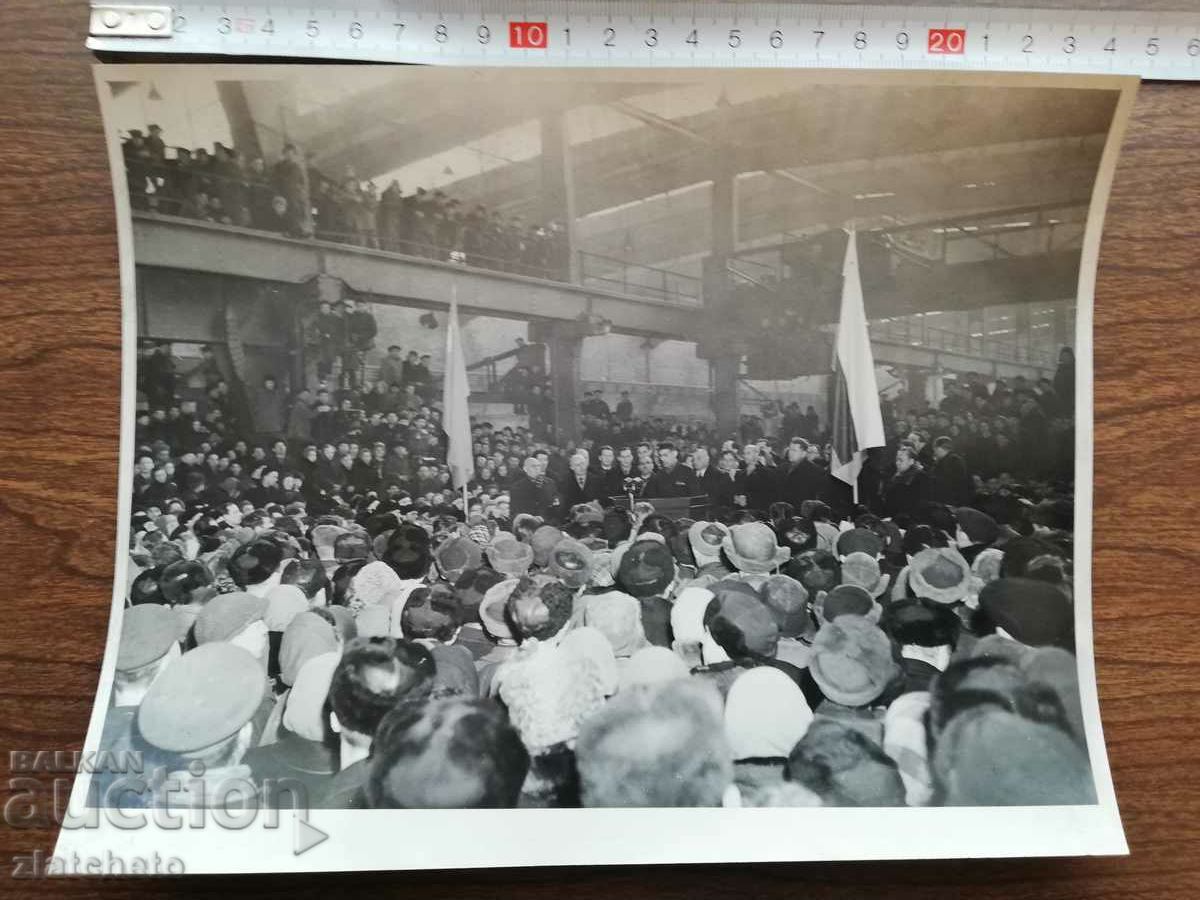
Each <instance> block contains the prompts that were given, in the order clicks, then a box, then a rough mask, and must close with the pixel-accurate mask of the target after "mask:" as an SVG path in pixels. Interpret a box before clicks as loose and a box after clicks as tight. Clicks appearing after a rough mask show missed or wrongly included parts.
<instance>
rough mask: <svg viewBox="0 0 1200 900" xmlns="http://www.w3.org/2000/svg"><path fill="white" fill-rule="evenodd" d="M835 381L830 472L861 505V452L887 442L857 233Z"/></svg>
mask: <svg viewBox="0 0 1200 900" xmlns="http://www.w3.org/2000/svg"><path fill="white" fill-rule="evenodd" d="M833 378H834V399H833V458H832V459H831V460H830V464H829V471H830V474H831V475H833V476H834V477H835V478H838V479H840V480H841V481H844V482H846V484H848V485H850V486H851V488H853V489H854V499H855V502H857V501H858V473H859V472H861V471H862V464H863V458H864V453H863V451H864V450H866V449H867V448H868V447H882V446H883V445H884V443H886V442H885V440H884V436H883V417H882V416H881V415H880V413H879V388H878V386H877V385H876V384H875V359H874V357H873V356H872V355H871V339H870V337H869V336H868V334H867V313H866V310H865V309H864V308H863V293H862V281H861V280H860V279H859V276H858V246H857V239H856V237H855V234H854V231H853V229H851V230H850V233H849V239H848V240H847V241H846V261H845V263H843V265H842V311H841V315H840V317H839V318H838V330H837V341H836V343H835V345H834V352H833Z"/></svg>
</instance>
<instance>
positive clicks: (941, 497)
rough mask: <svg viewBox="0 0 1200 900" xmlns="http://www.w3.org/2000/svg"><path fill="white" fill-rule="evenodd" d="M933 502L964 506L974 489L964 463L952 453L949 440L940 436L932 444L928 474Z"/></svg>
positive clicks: (952, 446)
mask: <svg viewBox="0 0 1200 900" xmlns="http://www.w3.org/2000/svg"><path fill="white" fill-rule="evenodd" d="M929 476H930V480H931V485H930V489H931V493H932V495H933V499H934V500H938V501H940V502H942V503H945V504H947V505H948V506H966V505H967V504H968V503H970V502H971V495H972V494H973V493H974V489H973V487H972V484H971V476H970V474H968V472H967V464H966V461H965V460H963V458H962V457H961V456H959V455H958V454H957V453H955V452H954V444H953V442H952V441H951V440H950V438H948V437H946V436H945V435H942V436H941V437H939V438H938V439H937V440H935V441H934V442H933V469H932V470H931V471H930V473H929Z"/></svg>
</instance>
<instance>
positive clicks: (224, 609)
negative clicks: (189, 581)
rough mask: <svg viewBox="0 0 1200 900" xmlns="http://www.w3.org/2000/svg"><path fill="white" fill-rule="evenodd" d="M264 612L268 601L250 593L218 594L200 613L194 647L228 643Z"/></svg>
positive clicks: (195, 631)
mask: <svg viewBox="0 0 1200 900" xmlns="http://www.w3.org/2000/svg"><path fill="white" fill-rule="evenodd" d="M266 611H267V600H266V598H263V597H255V596H254V595H253V594H245V593H235V594H218V595H217V596H216V597H213V598H212V599H211V600H209V601H208V603H207V604H206V605H205V607H204V609H203V610H201V612H200V615H199V617H198V618H197V619H196V625H195V630H194V632H193V633H194V634H195V636H196V643H197V644H210V643H212V642H213V641H227V640H229V639H230V638H232V637H234V636H236V635H237V634H238V632H240V631H241V630H242V629H243V628H245V627H246V626H247V625H249V624H250V623H251V622H255V621H257V620H259V619H261V618H262V617H263V616H264V615H265V614H266Z"/></svg>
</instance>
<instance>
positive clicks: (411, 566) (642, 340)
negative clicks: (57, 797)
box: [59, 65, 1135, 871]
mask: <svg viewBox="0 0 1200 900" xmlns="http://www.w3.org/2000/svg"><path fill="white" fill-rule="evenodd" d="M97 84H98V89H99V91H100V95H101V105H102V109H103V112H104V120H105V128H106V131H107V135H108V140H109V147H110V153H111V157H112V166H113V169H114V179H113V180H114V190H115V193H116V196H115V202H116V207H117V211H118V222H119V227H120V229H121V265H122V276H123V286H124V310H125V312H124V315H125V341H126V346H125V355H124V359H125V372H124V397H123V404H124V406H123V435H122V473H121V481H120V484H121V492H122V493H121V499H120V504H121V520H120V523H119V529H120V530H119V536H118V560H117V566H116V582H115V586H114V600H113V607H112V613H111V615H112V623H111V625H110V630H109V643H108V652H107V653H106V656H105V663H104V669H103V672H102V674H101V679H100V683H99V685H98V692H97V699H96V709H95V712H94V714H93V718H92V722H91V730H90V732H89V739H88V744H87V746H88V748H89V749H90V750H95V751H99V753H100V756H99V762H100V763H101V764H99V765H97V766H96V771H95V772H94V773H93V774H92V776H91V778H90V779H81V781H82V782H83V783H82V784H77V786H76V792H75V794H76V796H75V797H74V798H73V799H74V801H76V803H77V804H78V805H81V806H82V807H87V808H89V809H92V810H93V811H96V812H98V813H99V815H100V816H101V817H102V818H104V819H105V820H106V821H108V822H110V823H117V822H118V821H120V820H122V817H142V819H143V820H145V821H146V822H148V823H149V825H148V827H147V828H146V829H142V830H131V831H129V832H127V833H125V834H123V835H122V840H126V841H129V842H132V843H131V844H130V846H134V845H137V846H141V844H139V843H138V842H147V841H151V840H153V841H156V842H158V844H156V846H157V845H161V846H163V847H164V848H166V847H169V848H172V852H173V853H174V854H175V855H176V856H178V857H179V858H180V859H182V860H184V861H185V862H186V863H187V868H188V871H271V870H277V871H292V870H298V869H341V868H345V869H357V868H421V867H470V866H502V865H538V864H543V865H554V864H586V863H593V862H594V863H619V862H664V863H666V862H688V861H701V860H703V861H738V860H756V859H795V860H803V859H855V858H882V857H899V858H914V857H944V856H983V855H988V856H1009V855H1074V854H1091V853H1120V852H1125V847H1124V838H1123V836H1122V832H1121V825H1120V819H1119V816H1118V813H1117V808H1116V800H1115V796H1114V794H1113V789H1112V786H1111V783H1110V779H1109V774H1108V766H1107V761H1106V756H1105V748H1104V742H1103V733H1102V731H1101V727H1100V711H1099V705H1098V702H1097V698H1096V686H1095V680H1094V671H1093V660H1092V651H1091V646H1092V636H1091V635H1092V618H1093V617H1092V606H1091V596H1090V554H1091V502H1092V497H1091V424H1092V411H1091V410H1092V407H1091V381H1092V371H1091V327H1092V326H1091V323H1092V313H1091V308H1092V296H1091V289H1092V284H1093V282H1094V278H1095V268H1096V263H1097V257H1098V253H1099V249H1100V235H1101V226H1102V221H1103V212H1104V205H1105V202H1106V198H1107V192H1108V185H1109V182H1110V180H1111V176H1112V170H1113V168H1114V166H1115V162H1116V150H1117V146H1118V145H1119V138H1120V134H1121V131H1122V129H1123V126H1124V120H1125V116H1126V114H1127V112H1128V106H1129V103H1130V102H1131V97H1132V92H1133V85H1134V84H1135V82H1134V81H1132V80H1129V79H1119V78H1107V77H1099V78H1097V77H1091V78H1082V77H1062V76H1023V75H1011V76H1009V75H1005V76H997V75H976V74H969V73H955V74H934V73H909V72H892V73H887V74H884V73H873V72H858V73H853V74H850V73H831V72H827V71H820V70H815V71H801V70H796V71H783V70H754V69H740V70H707V69H695V70H661V71H651V70H622V69H606V70H602V71H601V70H589V69H571V70H539V71H532V70H520V69H504V70H500V69H466V68H456V69H450V68H436V67H434V68H407V67H391V66H353V67H332V66H330V67H326V66H303V67H302V66H268V67H261V66H260V67H256V68H254V69H253V70H251V69H248V68H245V67H240V68H239V67H223V66H202V65H171V66H120V67H114V66H107V67H98V69H97ZM130 760H136V761H137V771H136V774H131V773H130V771H128V767H127V766H124V765H123V764H124V763H127V762H129V761H130ZM433 811H437V812H436V813H435V812H433ZM506 811H507V812H506ZM513 811H515V812H513ZM535 811H536V812H535ZM171 816H176V817H181V820H182V819H183V818H187V819H188V821H189V822H191V821H196V820H199V819H205V818H207V819H208V820H210V821H209V824H208V826H207V827H206V828H194V827H191V826H190V825H189V826H188V827H184V828H176V829H172V828H170V827H169V826H167V825H163V824H162V823H163V822H164V821H167V820H169V819H170V817H171ZM281 816H282V817H283V821H285V822H286V823H289V824H287V825H286V826H280V825H279V822H280V820H281V818H280V817H281ZM231 822H232V823H240V824H232V825H231V824H229V823H231ZM272 823H274V824H272ZM113 827H116V828H119V827H121V826H120V825H119V824H114V826H113ZM272 829H274V830H272ZM223 832H224V833H223ZM283 832H286V834H284V833H283ZM102 833H103V829H101V830H99V831H98V830H96V829H78V830H74V831H71V830H66V829H64V831H63V832H62V835H61V837H60V845H59V846H60V853H61V852H62V850H63V849H64V848H68V849H69V848H72V847H77V846H85V845H86V843H87V842H88V841H94V840H97V839H98V837H97V835H98V834H102ZM389 834H390V835H391V837H390V838H389ZM399 834H403V838H401V839H397V838H396V835H399ZM467 834H470V835H471V837H470V838H469V839H467V840H464V835H467ZM664 835H671V836H672V838H671V839H669V840H662V837H663V836H664ZM293 838H295V841H296V846H293ZM302 844H304V845H306V846H304V851H305V852H302V851H301V850H300V849H298V848H299V847H300V846H301V845H302ZM398 845H403V846H398ZM310 847H311V852H308V851H309V850H310Z"/></svg>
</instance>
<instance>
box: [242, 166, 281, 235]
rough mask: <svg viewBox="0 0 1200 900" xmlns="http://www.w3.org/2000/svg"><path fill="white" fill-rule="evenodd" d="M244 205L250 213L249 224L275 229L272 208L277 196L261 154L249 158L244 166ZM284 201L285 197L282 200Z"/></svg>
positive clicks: (274, 214)
mask: <svg viewBox="0 0 1200 900" xmlns="http://www.w3.org/2000/svg"><path fill="white" fill-rule="evenodd" d="M245 177H246V206H247V209H248V210H249V213H250V226H251V227H252V228H258V229H260V230H263V231H275V230H277V227H278V215H277V213H276V212H275V211H274V209H273V201H274V199H275V197H276V196H277V195H276V193H275V188H274V187H273V186H272V185H271V183H270V181H269V179H268V178H267V164H266V163H265V162H263V158H262V157H261V156H256V157H254V159H252V160H250V163H249V165H248V166H247V167H246V176H245ZM284 202H285V203H286V202H287V201H286V199H285V200H284Z"/></svg>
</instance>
